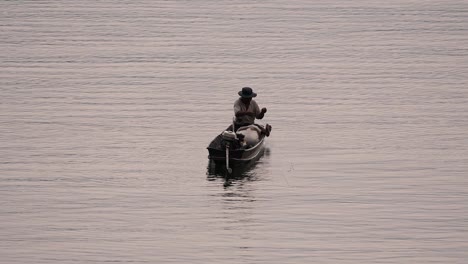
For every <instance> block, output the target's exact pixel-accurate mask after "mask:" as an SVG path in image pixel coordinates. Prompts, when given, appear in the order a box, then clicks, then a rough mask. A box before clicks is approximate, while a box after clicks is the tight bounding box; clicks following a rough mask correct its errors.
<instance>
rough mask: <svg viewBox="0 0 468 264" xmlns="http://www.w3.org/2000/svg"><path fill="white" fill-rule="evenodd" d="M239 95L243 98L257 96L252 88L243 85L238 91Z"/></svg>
mask: <svg viewBox="0 0 468 264" xmlns="http://www.w3.org/2000/svg"><path fill="white" fill-rule="evenodd" d="M239 95H240V96H242V97H244V98H252V97H255V96H257V94H256V93H254V92H253V91H252V88H250V87H244V88H242V91H239Z"/></svg>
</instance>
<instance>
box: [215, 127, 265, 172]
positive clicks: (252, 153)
mask: <svg viewBox="0 0 468 264" xmlns="http://www.w3.org/2000/svg"><path fill="white" fill-rule="evenodd" d="M230 128H231V127H228V130H229V129H230ZM264 142H265V135H261V137H260V140H259V142H258V143H257V144H256V145H255V146H253V147H251V148H246V149H229V163H230V164H239V163H247V162H250V161H252V160H256V159H258V158H259V157H260V156H261V154H262V153H263V150H264ZM207 149H208V158H209V159H210V160H212V161H214V162H215V163H226V148H225V144H223V138H222V135H221V134H220V135H218V136H217V137H215V138H214V139H213V141H211V143H210V145H209V146H208V147H207Z"/></svg>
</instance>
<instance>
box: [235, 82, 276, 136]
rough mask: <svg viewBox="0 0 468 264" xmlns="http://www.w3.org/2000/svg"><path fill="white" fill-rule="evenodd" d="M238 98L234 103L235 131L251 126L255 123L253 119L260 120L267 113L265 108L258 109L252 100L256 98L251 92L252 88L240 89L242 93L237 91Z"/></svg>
mask: <svg viewBox="0 0 468 264" xmlns="http://www.w3.org/2000/svg"><path fill="white" fill-rule="evenodd" d="M239 96H240V98H239V99H237V100H236V102H235V103H234V114H235V116H236V120H235V130H236V131H237V129H239V127H242V126H248V125H253V124H254V123H255V119H262V118H263V116H264V115H265V113H266V112H267V109H266V108H265V107H263V108H262V109H260V108H259V107H258V104H257V102H255V100H253V99H252V98H253V97H256V96H257V94H256V93H254V92H253V91H252V88H250V87H244V88H242V91H239ZM268 134H269V133H268Z"/></svg>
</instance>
